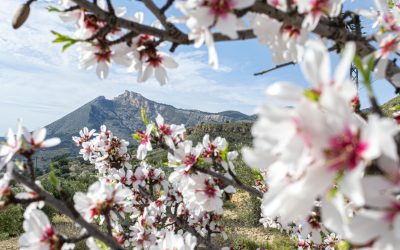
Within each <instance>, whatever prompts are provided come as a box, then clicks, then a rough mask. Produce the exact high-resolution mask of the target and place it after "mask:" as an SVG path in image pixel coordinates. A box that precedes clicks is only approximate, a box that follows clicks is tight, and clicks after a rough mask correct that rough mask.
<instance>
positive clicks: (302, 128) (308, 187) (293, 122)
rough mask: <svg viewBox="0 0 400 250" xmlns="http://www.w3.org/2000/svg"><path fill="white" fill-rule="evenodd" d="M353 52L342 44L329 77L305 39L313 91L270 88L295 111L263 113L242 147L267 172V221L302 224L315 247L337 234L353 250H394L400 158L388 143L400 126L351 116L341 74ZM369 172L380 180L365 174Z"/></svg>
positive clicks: (352, 92) (348, 85)
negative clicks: (361, 249) (358, 249)
mask: <svg viewBox="0 0 400 250" xmlns="http://www.w3.org/2000/svg"><path fill="white" fill-rule="evenodd" d="M354 50H355V46H354V44H352V43H349V44H347V46H346V49H345V50H344V52H343V57H342V60H341V62H340V63H339V66H338V67H337V69H336V72H335V74H334V77H331V76H330V62H329V61H330V60H329V54H328V51H327V48H326V47H325V45H324V44H323V43H322V42H321V41H319V40H315V41H314V40H312V41H309V42H308V43H307V44H306V51H305V57H304V60H303V61H302V62H300V66H301V68H302V70H303V73H304V75H305V77H306V79H308V80H309V81H310V82H311V83H312V86H311V88H310V89H301V88H300V87H298V86H295V85H291V84H288V83H276V84H273V85H271V86H270V87H269V88H268V89H267V95H268V96H270V98H272V99H275V100H286V101H287V100H289V101H291V103H292V104H293V106H292V107H280V106H276V105H273V104H267V105H265V106H264V107H262V108H261V109H260V112H259V118H258V121H257V122H256V124H255V125H254V127H253V136H254V142H253V145H254V146H253V148H252V149H250V148H246V149H244V150H243V156H244V159H245V161H246V162H247V164H248V165H249V166H251V167H254V168H257V169H261V170H262V173H265V174H264V177H265V182H266V184H267V185H268V192H267V193H265V195H264V197H263V203H262V214H263V216H264V217H265V221H266V222H268V221H276V220H278V222H279V224H280V225H282V226H283V227H284V228H285V227H286V226H287V225H289V226H290V225H292V224H293V223H294V224H296V225H305V226H303V229H302V231H305V232H306V234H305V235H306V236H307V237H304V236H303V239H304V240H305V241H304V242H307V240H310V239H311V242H312V243H313V244H320V243H321V242H323V238H322V237H321V235H325V236H329V235H330V232H335V233H336V234H337V235H338V237H340V238H343V239H345V240H347V241H349V242H350V243H352V244H354V245H358V246H373V247H374V249H395V248H396V246H398V245H399V244H400V242H399V241H398V238H396V236H395V235H396V230H397V229H396V228H397V227H398V225H397V219H396V218H397V216H398V215H399V214H398V212H399V210H398V209H397V205H396V204H398V197H397V195H396V191H395V190H398V188H399V187H398V183H399V182H398V180H399V179H398V176H399V168H398V167H399V157H398V154H397V144H396V142H395V139H394V136H395V135H396V134H397V133H398V132H399V126H398V124H397V123H396V122H395V121H394V120H392V119H390V118H383V117H379V116H377V115H375V114H371V115H370V116H369V117H368V120H364V119H363V118H362V117H361V116H359V115H358V114H356V113H355V112H354V111H353V106H352V101H353V100H354V98H356V97H357V91H356V88H355V84H352V82H351V81H350V80H348V79H346V77H345V76H346V71H347V70H348V68H349V65H350V64H351V62H352V59H353V56H354V53H355V51H354ZM373 169H375V172H376V170H377V169H379V170H380V171H381V172H383V175H373V174H367V173H368V172H371V171H372V172H373ZM267 224H268V223H267ZM272 224H273V223H272ZM367 225H368V226H367ZM377 228H379V229H377ZM287 230H290V229H287ZM321 232H322V233H321ZM303 235H304V234H303ZM335 237H336V236H335Z"/></svg>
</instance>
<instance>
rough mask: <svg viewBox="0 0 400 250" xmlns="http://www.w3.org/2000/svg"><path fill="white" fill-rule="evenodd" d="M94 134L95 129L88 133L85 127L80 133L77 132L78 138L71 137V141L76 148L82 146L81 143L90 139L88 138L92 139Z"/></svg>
mask: <svg viewBox="0 0 400 250" xmlns="http://www.w3.org/2000/svg"><path fill="white" fill-rule="evenodd" d="M94 132H96V130H95V129H92V130H90V131H89V129H88V128H87V127H84V128H83V129H81V131H79V136H80V137H78V136H73V137H72V140H73V141H74V142H75V144H76V146H80V145H82V143H84V142H86V141H88V140H89V139H90V137H92V135H93V134H94Z"/></svg>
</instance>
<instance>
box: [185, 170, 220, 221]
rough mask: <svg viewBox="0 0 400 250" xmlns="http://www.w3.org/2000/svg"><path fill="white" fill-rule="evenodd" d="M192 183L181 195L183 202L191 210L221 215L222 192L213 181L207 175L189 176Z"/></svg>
mask: <svg viewBox="0 0 400 250" xmlns="http://www.w3.org/2000/svg"><path fill="white" fill-rule="evenodd" d="M191 178H192V181H191V182H190V184H189V185H188V186H187V189H188V190H186V191H185V192H184V193H183V197H184V201H185V203H187V206H188V207H189V208H192V209H195V210H196V209H201V211H207V212H211V211H212V212H215V213H217V214H222V213H223V209H222V205H223V202H222V199H221V196H222V192H221V190H220V189H219V187H218V186H217V185H216V183H215V182H214V181H213V179H212V178H211V177H209V176H207V175H203V174H198V175H193V176H191Z"/></svg>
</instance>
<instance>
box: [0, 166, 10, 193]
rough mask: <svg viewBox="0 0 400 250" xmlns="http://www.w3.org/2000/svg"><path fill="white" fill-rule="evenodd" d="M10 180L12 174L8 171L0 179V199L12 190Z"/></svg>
mask: <svg viewBox="0 0 400 250" xmlns="http://www.w3.org/2000/svg"><path fill="white" fill-rule="evenodd" d="M10 181H11V176H10V175H9V174H8V173H6V174H4V176H3V178H1V179H0V200H1V198H3V196H4V195H6V194H7V193H9V192H10V191H11V190H10Z"/></svg>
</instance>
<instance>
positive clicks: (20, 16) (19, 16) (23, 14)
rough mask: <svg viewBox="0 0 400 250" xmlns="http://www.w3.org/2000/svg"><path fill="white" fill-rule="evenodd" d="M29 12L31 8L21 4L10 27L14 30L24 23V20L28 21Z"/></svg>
mask: <svg viewBox="0 0 400 250" xmlns="http://www.w3.org/2000/svg"><path fill="white" fill-rule="evenodd" d="M30 10H31V8H30V7H29V4H23V5H21V7H19V9H18V10H17V12H15V15H14V19H13V21H12V26H13V28H14V29H18V28H19V27H21V26H22V25H23V24H24V23H25V21H26V19H28V16H29V12H30Z"/></svg>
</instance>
